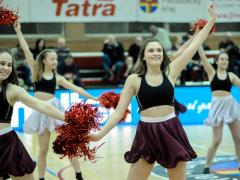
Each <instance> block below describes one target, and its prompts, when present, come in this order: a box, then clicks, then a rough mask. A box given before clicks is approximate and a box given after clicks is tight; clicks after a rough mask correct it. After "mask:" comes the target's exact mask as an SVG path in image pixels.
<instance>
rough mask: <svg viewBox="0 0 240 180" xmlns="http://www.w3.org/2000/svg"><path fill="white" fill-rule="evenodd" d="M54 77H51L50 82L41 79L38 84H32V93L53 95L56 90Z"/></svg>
mask: <svg viewBox="0 0 240 180" xmlns="http://www.w3.org/2000/svg"><path fill="white" fill-rule="evenodd" d="M56 84H57V82H56V76H55V73H54V75H53V78H52V79H50V80H47V79H44V78H43V77H42V79H41V80H40V81H38V82H34V91H40V92H46V93H50V94H54V93H55V90H56Z"/></svg>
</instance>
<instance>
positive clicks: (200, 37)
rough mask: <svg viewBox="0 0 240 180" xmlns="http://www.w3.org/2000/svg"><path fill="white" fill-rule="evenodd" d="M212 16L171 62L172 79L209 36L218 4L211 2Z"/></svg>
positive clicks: (209, 9) (175, 77) (210, 12)
mask: <svg viewBox="0 0 240 180" xmlns="http://www.w3.org/2000/svg"><path fill="white" fill-rule="evenodd" d="M208 11H209V14H210V18H209V20H208V22H207V24H206V25H205V26H204V28H203V29H202V30H201V31H200V32H199V33H198V34H197V35H196V36H195V37H194V38H193V39H192V42H191V44H190V45H189V46H188V48H187V49H186V50H185V51H184V52H183V53H182V54H181V55H180V56H179V57H177V59H176V60H175V61H173V62H172V63H171V64H170V76H171V78H172V81H174V82H175V81H176V79H177V77H178V75H179V74H180V73H181V71H182V70H183V69H184V68H185V67H186V65H187V64H188V63H189V61H190V60H191V59H192V57H193V55H194V54H195V53H196V51H197V50H198V48H199V47H200V46H201V45H202V43H203V42H204V41H205V40H206V38H207V37H208V34H209V32H210V31H211V29H212V27H213V25H214V23H215V21H216V17H217V14H216V5H215V4H214V3H211V4H210V6H209V8H208Z"/></svg>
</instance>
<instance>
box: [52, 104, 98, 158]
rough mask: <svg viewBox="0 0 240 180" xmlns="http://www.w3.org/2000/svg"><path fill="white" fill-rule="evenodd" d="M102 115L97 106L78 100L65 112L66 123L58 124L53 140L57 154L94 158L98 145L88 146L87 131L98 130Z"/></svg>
mask: <svg viewBox="0 0 240 180" xmlns="http://www.w3.org/2000/svg"><path fill="white" fill-rule="evenodd" d="M101 119H102V115H101V114H100V113H99V111H98V108H97V107H93V105H91V104H86V103H85V102H80V103H77V104H74V105H73V106H71V108H70V109H69V110H67V111H66V112H65V121H66V122H67V123H66V124H63V125H61V126H59V127H58V128H57V129H56V130H57V133H58V135H57V138H56V140H55V141H54V142H53V150H54V152H55V153H57V154H61V155H62V157H61V158H63V157H64V156H68V157H69V158H73V157H82V156H84V158H85V159H86V158H88V159H89V160H94V159H95V158H96V157H95V153H96V150H97V149H98V147H94V148H92V149H91V148H90V147H89V137H88V135H89V133H90V132H91V131H97V130H100V123H101Z"/></svg>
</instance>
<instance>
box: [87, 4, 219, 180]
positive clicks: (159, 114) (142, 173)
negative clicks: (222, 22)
mask: <svg viewBox="0 0 240 180" xmlns="http://www.w3.org/2000/svg"><path fill="white" fill-rule="evenodd" d="M209 14H210V16H211V17H210V19H209V20H208V22H207V24H206V25H205V27H204V28H203V29H202V30H201V31H200V32H199V33H198V34H196V36H195V37H194V38H193V39H192V41H191V43H190V44H189V46H188V47H187V48H186V49H185V50H184V52H183V53H181V54H180V55H179V56H178V57H177V58H176V60H175V61H173V62H171V63H170V60H169V58H168V56H167V54H166V52H165V51H164V48H163V47H162V45H161V43H160V42H159V41H158V40H157V39H147V40H146V41H145V42H144V44H143V47H142V49H141V51H140V54H139V58H138V62H137V66H136V71H135V74H132V75H130V76H128V78H127V80H126V82H125V85H124V88H123V90H122V92H121V97H120V101H119V103H118V106H117V108H116V109H115V111H114V112H113V113H112V114H111V116H110V118H109V119H108V121H107V123H106V125H105V126H104V127H103V128H102V129H101V130H100V131H99V132H98V133H93V134H91V135H90V136H89V138H90V140H91V141H98V140H100V139H102V138H103V137H104V136H105V135H106V134H107V133H108V132H109V131H110V130H111V129H112V128H113V127H114V126H115V125H116V124H117V123H118V122H119V121H120V120H121V118H122V117H123V115H124V113H125V111H126V109H127V107H128V105H129V103H130V102H131V99H132V97H133V96H137V98H138V102H139V106H140V108H141V110H142V111H141V112H140V114H141V116H142V118H141V120H140V121H139V123H138V127H137V131H136V135H135V138H134V142H133V144H132V147H131V150H130V151H128V152H126V153H125V156H124V158H125V160H126V161H127V162H128V163H131V167H130V169H129V172H128V178H127V179H139V177H141V179H147V178H148V176H149V175H150V172H151V170H152V168H153V165H154V162H156V161H157V163H159V164H161V165H162V166H164V167H165V168H167V171H168V176H169V179H176V177H178V180H185V179H186V176H185V166H186V161H189V160H191V159H194V158H196V153H195V152H194V150H193V149H192V147H191V145H190V143H189V141H188V138H187V136H186V134H185V132H184V130H183V127H182V126H181V124H180V123H179V119H178V117H177V116H175V115H174V107H173V104H172V102H173V98H174V91H173V89H174V86H175V82H176V80H177V78H178V75H179V74H180V73H181V71H182V70H183V69H184V68H185V66H186V65H187V64H188V62H189V61H190V59H191V58H192V57H193V55H194V54H195V53H196V51H197V49H198V48H199V47H200V46H201V44H202V43H203V41H204V40H205V39H206V38H207V36H208V33H209V32H210V30H211V28H212V27H213V24H214V23H215V21H216V6H215V4H211V5H210V6H209ZM143 119H148V120H149V121H147V120H146V121H144V120H143ZM173 129H174V131H173ZM176 137H177V138H176ZM176 150H177V151H176Z"/></svg>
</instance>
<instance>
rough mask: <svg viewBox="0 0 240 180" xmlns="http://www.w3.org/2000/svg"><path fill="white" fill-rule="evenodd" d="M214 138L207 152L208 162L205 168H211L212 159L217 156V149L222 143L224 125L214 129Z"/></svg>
mask: <svg viewBox="0 0 240 180" xmlns="http://www.w3.org/2000/svg"><path fill="white" fill-rule="evenodd" d="M212 129H213V138H212V143H211V145H210V147H209V148H208V152H207V160H206V165H205V167H210V166H211V164H212V159H213V157H214V156H215V154H216V151H217V148H218V146H219V145H220V143H221V141H222V134H223V125H221V126H219V127H213V128H212Z"/></svg>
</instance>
